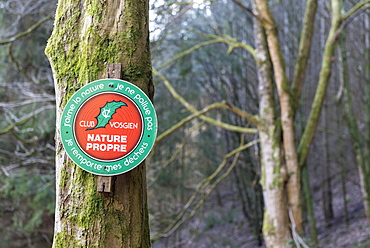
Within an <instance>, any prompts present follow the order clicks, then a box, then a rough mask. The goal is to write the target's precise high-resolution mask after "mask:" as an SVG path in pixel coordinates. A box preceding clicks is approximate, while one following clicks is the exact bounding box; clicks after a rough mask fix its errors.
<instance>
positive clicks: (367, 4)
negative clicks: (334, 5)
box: [342, 0, 370, 21]
mask: <svg viewBox="0 0 370 248" xmlns="http://www.w3.org/2000/svg"><path fill="white" fill-rule="evenodd" d="M367 8H370V0H365V1H361V2H358V3H357V4H356V5H355V6H353V7H352V9H350V10H349V11H348V12H347V13H345V14H343V15H342V20H343V21H346V20H347V19H348V18H349V17H351V16H352V15H354V14H356V13H357V11H359V10H362V9H367Z"/></svg>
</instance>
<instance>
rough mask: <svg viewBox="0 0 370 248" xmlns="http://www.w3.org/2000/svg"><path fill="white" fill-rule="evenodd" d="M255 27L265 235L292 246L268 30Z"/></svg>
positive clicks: (271, 243) (275, 242)
mask: <svg viewBox="0 0 370 248" xmlns="http://www.w3.org/2000/svg"><path fill="white" fill-rule="evenodd" d="M255 27H256V28H255V29H256V35H255V37H256V57H257V59H256V61H257V65H258V69H259V71H258V77H259V89H258V91H259V98H260V125H258V130H259V135H260V142H261V170H262V178H261V182H262V185H263V195H264V201H265V213H264V220H263V236H264V238H265V242H266V246H267V247H289V246H288V245H287V242H288V240H289V239H291V234H290V228H289V217H288V212H287V209H286V204H287V203H286V192H285V182H284V181H285V180H284V176H283V174H284V172H283V169H282V157H281V148H280V141H281V140H280V133H281V130H280V128H279V127H278V125H276V109H275V102H274V87H273V78H272V65H271V63H270V56H269V53H268V49H267V43H266V42H267V41H266V36H265V33H264V31H263V29H262V27H261V25H260V23H258V22H257V23H255Z"/></svg>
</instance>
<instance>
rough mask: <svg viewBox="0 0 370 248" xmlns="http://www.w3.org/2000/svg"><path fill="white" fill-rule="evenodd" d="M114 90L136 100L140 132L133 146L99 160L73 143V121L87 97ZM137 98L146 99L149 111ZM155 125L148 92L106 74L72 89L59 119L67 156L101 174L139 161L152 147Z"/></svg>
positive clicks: (114, 172) (119, 171)
mask: <svg viewBox="0 0 370 248" xmlns="http://www.w3.org/2000/svg"><path fill="white" fill-rule="evenodd" d="M114 92H117V93H120V94H122V95H124V96H125V97H127V98H129V99H131V101H133V102H134V103H135V104H136V106H137V107H138V109H139V110H140V112H141V115H142V117H143V131H142V132H143V133H142V137H141V139H140V141H139V142H138V144H137V146H136V147H135V148H134V149H133V150H132V151H131V152H130V153H129V154H128V155H126V156H125V157H123V158H122V159H119V160H116V161H113V162H112V161H103V162H102V161H101V160H96V159H93V158H91V157H89V156H87V155H86V154H85V152H84V151H83V150H82V149H81V148H80V146H79V145H78V144H77V141H76V139H75V130H74V122H75V118H76V115H77V113H78V111H79V109H80V107H81V106H82V105H83V104H84V103H85V102H86V101H87V100H88V99H90V98H91V97H93V96H95V95H97V94H101V93H114ZM140 100H141V101H144V102H145V101H146V102H147V105H145V108H146V109H147V110H149V111H150V114H146V111H145V110H143V108H142V105H141V104H142V103H140ZM157 129H158V125H157V116H156V112H155V109H154V106H153V104H152V102H151V101H150V99H149V98H148V96H147V95H146V94H145V93H144V92H143V91H142V90H141V89H140V88H138V87H137V86H136V85H134V84H131V83H129V82H127V81H124V80H120V79H110V78H109V79H100V80H97V81H94V82H91V83H89V84H87V85H85V86H84V87H82V88H81V89H79V90H78V91H77V92H75V93H74V94H73V96H72V97H71V99H69V101H68V102H67V104H66V106H65V107H64V110H63V114H62V117H61V121H60V136H61V140H62V144H63V146H64V149H65V150H66V152H67V154H68V156H69V157H70V158H71V159H72V160H73V162H75V163H76V164H77V165H78V166H79V167H81V168H82V169H84V170H85V171H88V172H90V173H93V174H95V175H101V176H114V175H119V174H122V173H125V172H128V171H130V170H132V169H134V168H135V167H136V166H137V165H139V164H140V163H141V162H142V161H143V160H144V159H145V158H146V157H147V156H148V154H149V152H150V151H151V149H152V148H153V145H154V142H155V139H156V137H157ZM144 147H145V148H144Z"/></svg>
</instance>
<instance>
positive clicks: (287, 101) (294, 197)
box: [256, 0, 303, 233]
mask: <svg viewBox="0 0 370 248" xmlns="http://www.w3.org/2000/svg"><path fill="white" fill-rule="evenodd" d="M256 7H257V10H258V13H259V16H260V17H261V18H262V25H263V28H264V31H265V33H266V39H267V46H268V51H269V53H270V57H271V62H272V65H273V71H274V79H275V83H276V88H277V92H278V96H279V102H280V109H281V110H280V112H281V115H280V118H281V129H282V136H283V140H282V143H283V151H284V158H285V163H286V167H287V175H289V177H288V178H286V180H287V181H286V182H287V183H286V188H287V197H288V207H289V211H291V212H292V217H293V218H292V221H294V224H295V225H294V226H295V228H296V230H293V231H297V232H298V233H302V232H303V226H302V204H301V170H300V168H299V166H298V157H297V151H296V145H295V131H294V111H293V106H292V102H293V101H292V97H291V91H290V87H289V85H288V79H287V76H286V69H285V62H284V58H283V54H282V51H281V45H280V42H279V39H278V38H279V36H278V32H277V26H276V23H275V20H274V18H273V16H272V14H271V12H270V9H269V7H268V3H267V1H266V0H256Z"/></svg>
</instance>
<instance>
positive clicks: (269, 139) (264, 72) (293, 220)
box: [254, 0, 368, 247]
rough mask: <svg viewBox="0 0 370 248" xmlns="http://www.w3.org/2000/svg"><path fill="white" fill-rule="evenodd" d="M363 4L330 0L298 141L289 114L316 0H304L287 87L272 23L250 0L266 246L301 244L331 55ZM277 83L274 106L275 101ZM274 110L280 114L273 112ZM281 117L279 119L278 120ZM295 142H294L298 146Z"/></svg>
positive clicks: (261, 0) (259, 2)
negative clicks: (306, 185)
mask: <svg viewBox="0 0 370 248" xmlns="http://www.w3.org/2000/svg"><path fill="white" fill-rule="evenodd" d="M366 3H368V1H362V2H359V3H358V4H356V5H355V6H354V7H353V8H352V9H351V10H349V11H348V12H347V13H345V14H341V11H342V9H343V1H342V0H332V1H331V11H332V15H331V17H332V21H331V27H330V32H329V34H328V37H327V40H326V42H325V48H324V54H323V59H322V64H321V70H320V75H319V81H318V86H317V88H316V92H315V98H314V101H313V103H312V107H311V112H310V115H309V118H308V121H307V125H306V126H305V129H304V133H303V135H302V138H301V140H299V142H297V139H296V138H297V137H296V134H295V130H294V116H295V113H296V111H297V108H298V106H299V104H298V102H299V100H300V97H301V92H302V86H303V82H304V81H305V71H306V67H307V60H308V57H309V54H310V47H311V43H312V36H313V27H312V23H314V17H315V13H316V10H317V0H308V1H307V4H306V13H305V16H304V20H303V29H302V33H301V40H300V46H299V52H298V57H297V60H296V66H295V72H294V78H293V80H292V83H291V84H289V83H288V79H287V76H286V74H287V73H286V69H285V63H284V58H283V55H282V54H283V53H282V50H281V45H280V43H279V36H278V30H277V25H276V23H275V21H274V16H273V15H272V13H271V11H270V6H269V3H268V1H266V0H255V1H254V4H255V13H256V17H257V18H256V22H257V23H256V47H257V48H256V60H257V67H258V69H259V94H260V106H259V107H260V116H259V117H260V122H259V124H258V130H259V134H260V142H261V153H262V158H261V162H262V167H261V169H262V175H263V177H262V184H263V186H264V200H265V215H264V224H263V234H264V238H265V241H266V246H267V247H290V245H289V244H288V243H287V241H288V240H289V239H290V238H293V240H294V242H296V243H297V242H300V239H299V238H298V235H302V233H303V229H304V228H303V224H302V204H301V171H302V168H303V166H304V164H305V161H306V159H307V155H308V152H309V147H310V144H311V143H312V140H313V137H314V134H315V131H316V128H317V124H318V120H319V117H320V113H321V110H322V105H323V101H324V98H325V94H326V89H327V85H328V82H329V79H330V75H331V70H332V68H331V66H332V63H333V61H334V59H333V58H334V51H335V46H336V42H337V38H338V35H339V33H340V32H341V30H342V28H343V26H342V24H343V23H344V21H345V20H347V19H348V18H349V17H350V16H352V15H353V14H355V13H356V12H357V11H359V10H360V9H361V8H364V7H365V5H366ZM272 82H274V83H275V85H276V90H277V96H278V97H279V101H278V103H279V107H280V108H277V107H276V106H275V105H274V103H275V101H274V98H273V96H274V94H275V93H274V87H273V86H272ZM278 109H279V110H280V111H278ZM279 117H280V118H279ZM297 143H299V145H298V148H297Z"/></svg>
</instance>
